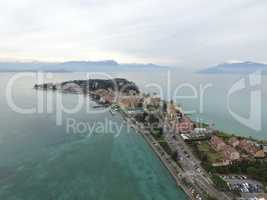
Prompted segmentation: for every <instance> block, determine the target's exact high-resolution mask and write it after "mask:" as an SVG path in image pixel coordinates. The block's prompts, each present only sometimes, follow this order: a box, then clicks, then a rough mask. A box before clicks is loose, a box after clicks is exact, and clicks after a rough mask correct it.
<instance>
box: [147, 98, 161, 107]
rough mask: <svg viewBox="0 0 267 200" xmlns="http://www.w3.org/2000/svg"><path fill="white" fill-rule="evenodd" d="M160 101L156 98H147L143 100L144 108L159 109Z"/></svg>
mask: <svg viewBox="0 0 267 200" xmlns="http://www.w3.org/2000/svg"><path fill="white" fill-rule="evenodd" d="M160 102H161V99H160V97H158V96H152V97H151V96H148V97H146V98H145V99H144V106H145V107H149V106H152V107H159V106H160Z"/></svg>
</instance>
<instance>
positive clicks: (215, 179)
mask: <svg viewBox="0 0 267 200" xmlns="http://www.w3.org/2000/svg"><path fill="white" fill-rule="evenodd" d="M211 179H212V181H213V183H214V184H215V185H216V187H217V188H218V189H219V190H222V191H228V190H229V187H228V185H227V183H226V182H225V181H224V180H223V179H222V178H221V177H220V176H217V175H215V174H213V175H212V176H211Z"/></svg>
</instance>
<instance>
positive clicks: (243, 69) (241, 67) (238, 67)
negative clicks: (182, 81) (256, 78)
mask: <svg viewBox="0 0 267 200" xmlns="http://www.w3.org/2000/svg"><path fill="white" fill-rule="evenodd" d="M259 70H260V71H263V72H264V73H266V72H267V64H264V63H256V62H250V61H247V62H238V63H222V64H219V65H216V66H212V67H209V68H206V69H203V70H200V71H198V73H202V74H248V73H253V72H255V71H259Z"/></svg>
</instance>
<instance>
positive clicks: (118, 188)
mask: <svg viewBox="0 0 267 200" xmlns="http://www.w3.org/2000/svg"><path fill="white" fill-rule="evenodd" d="M59 76H60V77H59V78H58V79H57V80H62V79H70V77H68V76H70V74H65V75H64V74H63V75H59ZM10 77H11V74H0V80H1V84H0V85H1V89H0V91H1V98H0V99H1V100H0V109H1V114H0V128H1V129H0V199H5V200H36V199H40V200H47V199H53V200H54V199H57V200H63V199H64V200H74V199H77V200H78V199H79V200H125V199H128V200H140V199H142V200H172V199H173V200H174V199H175V200H177V199H181V200H183V199H186V196H185V194H184V193H183V192H182V191H181V190H180V189H179V188H177V187H176V185H175V182H174V181H173V179H172V177H171V176H170V174H169V173H168V171H167V170H166V169H165V168H164V166H163V165H162V164H161V162H160V161H159V160H158V158H157V157H156V155H155V154H154V152H152V150H151V149H150V147H149V146H148V145H147V144H146V143H145V141H144V140H143V138H142V137H141V136H140V135H139V134H138V133H136V132H134V130H132V129H131V130H130V131H127V129H126V127H124V126H125V125H124V126H123V129H122V131H121V134H120V135H119V136H116V135H115V134H114V133H109V132H108V131H103V132H101V131H100V132H98V133H97V134H96V133H95V134H94V135H91V136H90V137H86V136H84V135H82V134H74V133H73V132H70V133H67V132H66V120H67V119H68V118H72V119H75V120H77V121H78V122H86V123H90V124H93V123H94V122H96V121H98V122H100V121H103V122H104V120H107V119H109V120H112V121H113V122H117V123H118V124H121V123H122V119H121V118H120V117H119V116H111V115H110V114H109V113H97V114H87V113H86V112H85V108H82V109H81V110H80V111H79V112H77V113H75V114H71V115H64V116H63V125H62V126H57V125H56V121H55V119H56V117H55V113H52V114H47V113H43V114H30V115H23V114H17V113H15V112H14V111H12V110H11V109H10V108H9V107H8V106H7V103H6V99H5V86H6V83H7V80H9V78H10ZM33 82H34V81H32V80H29V79H23V80H21V81H19V82H18V83H16V85H15V87H14V91H13V94H14V99H15V101H16V104H18V105H20V106H22V107H27V108H29V107H31V106H32V105H34V104H35V103H36V97H35V91H34V90H32V88H31V87H32V83H33ZM76 101H77V97H76V96H75V95H68V94H66V95H64V104H65V105H68V106H71V105H74V104H75V102H76Z"/></svg>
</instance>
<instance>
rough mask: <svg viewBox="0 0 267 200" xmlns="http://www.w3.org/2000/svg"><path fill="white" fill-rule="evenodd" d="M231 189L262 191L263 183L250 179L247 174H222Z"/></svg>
mask: <svg viewBox="0 0 267 200" xmlns="http://www.w3.org/2000/svg"><path fill="white" fill-rule="evenodd" d="M221 178H223V179H224V180H225V181H226V182H227V184H228V186H229V188H230V190H232V191H238V192H240V193H261V192H263V187H262V184H261V183H260V182H258V181H255V180H251V179H248V177H246V176H235V175H233V176H221Z"/></svg>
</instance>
